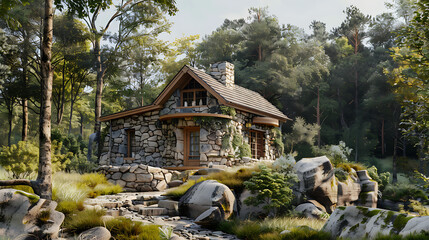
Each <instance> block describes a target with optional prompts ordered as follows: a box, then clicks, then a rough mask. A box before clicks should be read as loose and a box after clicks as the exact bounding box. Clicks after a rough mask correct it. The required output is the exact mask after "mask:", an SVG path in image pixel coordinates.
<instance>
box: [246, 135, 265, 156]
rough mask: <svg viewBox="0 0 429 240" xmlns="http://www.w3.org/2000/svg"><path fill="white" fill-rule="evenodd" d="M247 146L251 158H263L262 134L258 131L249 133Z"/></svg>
mask: <svg viewBox="0 0 429 240" xmlns="http://www.w3.org/2000/svg"><path fill="white" fill-rule="evenodd" d="M249 144H250V149H251V152H252V158H256V159H260V158H261V157H265V144H264V133H263V132H259V131H250V133H249Z"/></svg>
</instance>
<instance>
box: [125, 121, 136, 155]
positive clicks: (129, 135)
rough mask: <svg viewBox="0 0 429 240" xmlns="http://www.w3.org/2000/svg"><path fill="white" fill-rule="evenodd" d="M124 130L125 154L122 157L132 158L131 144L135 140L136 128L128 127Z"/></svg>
mask: <svg viewBox="0 0 429 240" xmlns="http://www.w3.org/2000/svg"><path fill="white" fill-rule="evenodd" d="M125 131H126V133H127V154H126V156H125V157H124V158H126V159H133V144H134V142H135V136H136V135H135V133H136V130H135V129H133V128H129V129H127V130H125Z"/></svg>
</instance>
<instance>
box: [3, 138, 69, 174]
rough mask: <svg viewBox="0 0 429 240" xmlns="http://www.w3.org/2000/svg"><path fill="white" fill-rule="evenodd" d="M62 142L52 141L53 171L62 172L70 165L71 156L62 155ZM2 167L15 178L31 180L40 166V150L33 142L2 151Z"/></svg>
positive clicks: (14, 145)
mask: <svg viewBox="0 0 429 240" xmlns="http://www.w3.org/2000/svg"><path fill="white" fill-rule="evenodd" d="M61 146H62V144H61V142H57V141H55V140H54V141H52V155H51V156H52V159H51V160H52V171H53V172H57V171H61V170H62V169H64V168H65V167H66V165H67V164H68V163H69V160H68V159H67V158H68V157H69V156H70V154H61V152H60V150H59V149H61ZM0 165H1V166H2V167H3V168H4V169H5V170H6V171H8V172H10V173H12V177H13V178H30V177H31V175H32V174H33V173H35V172H36V171H37V169H38V166H39V148H38V147H37V146H36V145H34V144H33V143H31V142H28V141H20V142H18V143H17V144H13V145H11V146H10V147H8V146H4V147H2V149H1V151H0Z"/></svg>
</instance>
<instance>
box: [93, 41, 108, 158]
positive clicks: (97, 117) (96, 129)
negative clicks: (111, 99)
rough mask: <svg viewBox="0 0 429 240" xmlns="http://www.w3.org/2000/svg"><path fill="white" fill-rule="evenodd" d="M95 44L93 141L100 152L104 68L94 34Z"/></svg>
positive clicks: (98, 42)
mask: <svg viewBox="0 0 429 240" xmlns="http://www.w3.org/2000/svg"><path fill="white" fill-rule="evenodd" d="M96 38H97V39H96V40H95V44H94V54H95V58H96V61H97V65H96V69H97V87H96V92H95V125H94V132H95V133H96V134H97V135H96V138H95V141H96V143H97V149H98V151H97V152H98V153H100V149H101V148H100V146H99V145H100V135H101V121H100V117H101V98H102V94H103V84H104V79H103V78H104V73H105V69H103V63H102V62H101V52H100V41H101V38H100V36H98V35H97V36H96Z"/></svg>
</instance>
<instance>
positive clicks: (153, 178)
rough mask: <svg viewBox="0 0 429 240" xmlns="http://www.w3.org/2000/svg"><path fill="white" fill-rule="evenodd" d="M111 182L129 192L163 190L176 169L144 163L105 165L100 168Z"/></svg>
mask: <svg viewBox="0 0 429 240" xmlns="http://www.w3.org/2000/svg"><path fill="white" fill-rule="evenodd" d="M98 171H99V172H101V173H103V174H104V175H105V176H106V178H107V179H108V181H109V182H111V183H113V184H118V185H119V186H121V187H123V188H124V191H127V192H136V191H137V192H149V191H163V190H165V189H166V188H167V184H168V183H169V182H170V181H171V179H172V177H173V174H178V172H176V171H169V170H166V169H162V168H157V167H151V166H147V165H143V164H131V165H128V164H126V165H122V166H112V165H103V166H100V167H99V168H98Z"/></svg>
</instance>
